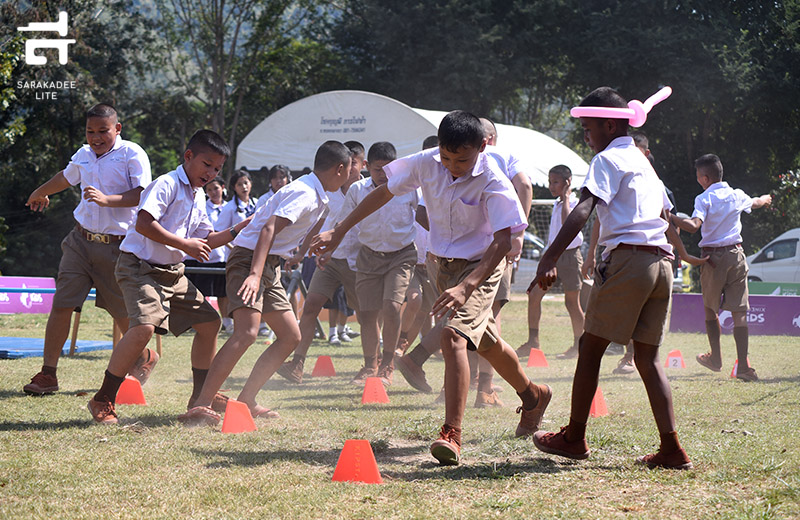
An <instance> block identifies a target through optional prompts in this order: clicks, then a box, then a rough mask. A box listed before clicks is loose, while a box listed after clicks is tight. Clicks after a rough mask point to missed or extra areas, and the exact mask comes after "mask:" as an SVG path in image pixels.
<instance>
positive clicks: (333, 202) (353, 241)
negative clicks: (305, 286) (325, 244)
mask: <svg viewBox="0 0 800 520" xmlns="http://www.w3.org/2000/svg"><path fill="white" fill-rule="evenodd" d="M344 200H345V193H343V192H342V190H341V189H338V190H336V191H335V192H333V193H329V194H328V209H329V213H328V218H326V219H325V223H324V224H323V225H322V230H321V231H320V233H322V232H324V231H328V230H330V229H333V226H335V225H336V223H337V222H339V221H341V220H344V218H345V217H346V216H347V213H342V210H343V209H344ZM359 249H361V243H360V242H359V241H358V224H356V225H355V226H354V227H352V228H351V229H350V230H348V231H347V233H345V235H344V238H343V239H342V241H341V242H340V243H339V247H337V248H336V249H334V250H333V253H332V254H331V258H336V259H338V260H347V265H348V266H349V267H350V269H351V270H353V271H355V270H356V258H357V257H358V250H359Z"/></svg>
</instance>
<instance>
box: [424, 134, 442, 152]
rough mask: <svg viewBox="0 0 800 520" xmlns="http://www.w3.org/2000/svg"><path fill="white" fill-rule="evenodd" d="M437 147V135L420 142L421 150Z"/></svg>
mask: <svg viewBox="0 0 800 520" xmlns="http://www.w3.org/2000/svg"><path fill="white" fill-rule="evenodd" d="M437 146H439V136H438V135H429V136H428V137H426V138H425V140H424V141H422V149H423V150H427V149H428V148H436V147H437Z"/></svg>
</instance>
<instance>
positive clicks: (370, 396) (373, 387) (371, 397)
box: [361, 377, 389, 404]
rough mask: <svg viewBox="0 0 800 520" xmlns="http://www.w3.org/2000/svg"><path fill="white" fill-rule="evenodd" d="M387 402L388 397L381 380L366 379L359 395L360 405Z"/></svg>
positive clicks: (374, 378) (375, 378) (376, 378)
mask: <svg viewBox="0 0 800 520" xmlns="http://www.w3.org/2000/svg"><path fill="white" fill-rule="evenodd" d="M388 402H389V396H388V395H386V388H384V387H383V383H382V382H381V378H379V377H368V378H367V381H366V383H365V384H364V393H363V394H362V395H361V404H368V403H388Z"/></svg>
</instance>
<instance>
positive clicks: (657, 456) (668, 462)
mask: <svg viewBox="0 0 800 520" xmlns="http://www.w3.org/2000/svg"><path fill="white" fill-rule="evenodd" d="M636 463H637V464H643V465H645V466H647V467H648V468H650V469H653V468H664V469H692V468H693V467H694V466H693V465H692V461H690V460H689V456H688V455H687V454H686V452H685V451H684V450H683V448H681V449H680V450H678V451H674V452H672V453H667V454H665V453H662V452H661V450H659V451H658V453H650V454H649V455H644V456H642V457H637V459H636Z"/></svg>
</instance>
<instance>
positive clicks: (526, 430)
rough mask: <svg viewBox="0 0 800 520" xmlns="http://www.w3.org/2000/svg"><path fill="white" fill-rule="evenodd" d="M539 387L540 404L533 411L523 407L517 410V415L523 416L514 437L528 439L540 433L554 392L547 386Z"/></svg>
mask: <svg viewBox="0 0 800 520" xmlns="http://www.w3.org/2000/svg"><path fill="white" fill-rule="evenodd" d="M536 386H538V387H539V402H538V403H536V406H535V407H534V408H533V409H532V410H525V409H524V408H523V407H522V406H520V407H518V408H517V413H521V414H522V415H521V416H520V418H519V424H518V425H517V431H516V432H514V435H516V436H517V437H527V436H528V435H532V434H533V433H534V432H536V431H538V430H539V428H541V426H542V416H544V411H545V410H546V409H547V405H548V404H550V399H551V398H552V397H553V390H551V389H550V387H549V386H547V385H536Z"/></svg>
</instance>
